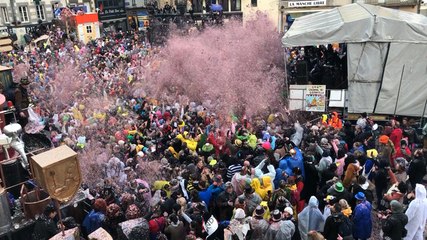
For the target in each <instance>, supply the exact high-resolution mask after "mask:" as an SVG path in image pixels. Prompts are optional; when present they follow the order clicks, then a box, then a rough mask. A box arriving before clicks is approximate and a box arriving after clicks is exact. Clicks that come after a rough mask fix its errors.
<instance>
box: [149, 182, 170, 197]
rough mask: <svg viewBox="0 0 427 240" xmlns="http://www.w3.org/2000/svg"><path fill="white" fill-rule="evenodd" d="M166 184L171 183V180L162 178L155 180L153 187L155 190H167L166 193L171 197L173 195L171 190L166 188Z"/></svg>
mask: <svg viewBox="0 0 427 240" xmlns="http://www.w3.org/2000/svg"><path fill="white" fill-rule="evenodd" d="M166 184H169V182H168V181H162V180H158V181H155V182H154V183H153V189H154V191H157V190H164V191H165V192H166V195H167V196H168V198H169V197H170V196H171V191H170V190H166V189H165V185H166Z"/></svg>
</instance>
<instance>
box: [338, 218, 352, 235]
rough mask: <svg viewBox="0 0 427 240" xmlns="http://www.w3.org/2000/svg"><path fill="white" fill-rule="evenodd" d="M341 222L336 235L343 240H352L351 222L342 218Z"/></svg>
mask: <svg viewBox="0 0 427 240" xmlns="http://www.w3.org/2000/svg"><path fill="white" fill-rule="evenodd" d="M341 220H342V222H341V224H340V226H339V227H338V234H339V235H340V236H341V237H342V238H343V239H344V240H347V239H348V240H350V239H353V236H352V235H353V223H352V222H351V220H350V219H349V218H348V217H346V216H343V217H342V218H341Z"/></svg>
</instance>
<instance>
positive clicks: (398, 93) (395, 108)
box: [394, 65, 405, 116]
mask: <svg viewBox="0 0 427 240" xmlns="http://www.w3.org/2000/svg"><path fill="white" fill-rule="evenodd" d="M404 72H405V65H403V68H402V74H401V75H400V82H399V89H398V90H397V99H396V105H395V106H394V116H396V111H397V105H398V104H399V96H400V87H401V86H402V80H403V73H404Z"/></svg>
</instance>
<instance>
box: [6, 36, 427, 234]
mask: <svg viewBox="0 0 427 240" xmlns="http://www.w3.org/2000/svg"><path fill="white" fill-rule="evenodd" d="M50 34H51V37H52V44H51V45H44V46H42V47H40V48H39V49H35V50H34V51H32V52H25V51H14V52H11V53H8V54H4V55H3V56H2V63H3V64H4V65H8V66H13V67H15V72H14V80H15V82H16V83H15V85H16V86H15V88H16V89H19V91H17V90H16V89H15V90H14V92H13V93H14V94H6V95H7V98H8V100H10V101H11V102H13V103H14V106H15V107H16V109H17V111H18V116H19V118H18V119H19V122H20V123H21V124H23V125H25V126H29V127H27V128H26V131H27V130H28V131H29V132H41V131H42V132H43V133H44V134H46V135H47V136H48V137H49V138H50V139H51V141H52V143H53V145H54V146H59V145H61V144H66V145H68V146H70V147H71V148H73V149H74V150H76V151H77V152H79V159H80V164H81V167H82V172H83V173H84V184H83V186H82V187H83V188H87V189H89V193H90V194H89V195H88V196H89V198H90V199H91V205H92V209H91V211H90V212H89V213H88V214H87V216H86V217H85V218H84V220H83V221H82V222H77V223H76V222H73V220H70V221H64V223H63V225H65V226H66V227H70V228H71V227H74V226H80V228H81V236H82V238H86V237H87V236H88V235H89V234H91V233H94V232H96V231H97V230H98V229H100V228H103V229H105V230H106V231H107V232H108V233H109V234H110V235H111V236H112V238H113V239H128V240H131V239H150V240H155V239H170V240H182V239H225V240H231V239H233V240H234V239H239V240H243V239H267V240H282V239H304V240H305V239H328V240H336V239H369V238H371V239H393V240H395V239H396V240H397V239H407V240H421V239H423V238H424V237H423V233H424V231H425V225H426V220H427V210H426V209H427V199H426V188H425V182H423V178H424V176H425V175H426V161H425V156H426V153H425V151H423V149H422V144H421V142H420V138H419V137H418V136H417V135H416V132H415V130H414V128H413V126H412V125H411V121H410V120H408V119H406V118H403V119H400V120H401V121H398V120H397V119H395V120H392V121H390V122H388V123H386V124H385V125H384V126H379V125H378V124H375V123H374V122H373V121H372V120H371V119H369V117H368V116H367V115H366V114H362V115H361V117H360V118H359V120H358V121H357V123H355V124H352V123H351V122H350V121H346V122H345V123H342V120H341V119H339V117H338V116H337V115H335V119H333V120H331V121H319V122H307V123H304V124H300V123H299V122H298V121H296V120H294V119H293V117H292V115H291V114H290V113H271V114H269V115H267V116H245V115H242V116H220V115H216V114H215V112H214V110H212V109H209V107H208V106H206V104H205V105H204V104H202V103H196V102H191V100H188V99H187V100H183V99H178V98H177V99H173V100H171V101H162V100H157V99H153V98H150V96H147V95H146V94H144V91H143V90H142V89H143V84H141V83H140V80H141V79H139V78H140V77H141V76H142V75H141V72H140V71H141V70H140V68H142V69H144V68H148V67H150V68H155V67H156V63H155V62H154V63H153V62H149V59H151V57H152V56H153V55H155V54H156V53H157V52H158V51H161V49H160V48H155V47H152V46H150V45H149V44H147V43H145V42H144V39H140V38H138V35H137V34H124V33H120V34H117V35H116V36H111V37H109V38H108V37H106V38H102V39H98V40H94V41H92V42H90V43H88V44H87V45H82V44H80V43H71V42H68V41H64V40H63V38H62V34H63V33H62V32H61V31H57V32H51V33H50ZM70 63H71V65H74V66H75V68H71V70H70V66H69V65H70ZM67 75H69V76H67ZM5 91H6V90H5ZM28 97H29V98H30V99H31V103H32V104H34V107H33V109H34V110H31V111H33V112H34V113H35V114H36V115H37V116H38V117H36V118H34V116H33V117H30V118H29V115H28V113H27V112H25V110H24V109H25V108H26V107H28V106H29V105H30V102H27V101H23V100H22V99H25V98H28ZM40 126H42V127H40ZM424 147H426V146H424ZM101 179H102V180H101ZM56 220H57V216H56V214H55V211H54V208H53V207H52V206H48V207H47V208H46V210H45V211H44V213H43V214H42V215H41V216H40V217H39V218H38V219H37V220H36V223H35V227H34V234H33V239H37V240H39V239H49V238H50V237H52V236H53V235H54V234H56V233H57V232H58V231H59V228H58V226H57V225H56ZM375 224H377V225H378V226H375ZM376 227H377V228H378V227H379V229H381V231H379V229H377V230H378V231H374V230H373V229H374V228H376Z"/></svg>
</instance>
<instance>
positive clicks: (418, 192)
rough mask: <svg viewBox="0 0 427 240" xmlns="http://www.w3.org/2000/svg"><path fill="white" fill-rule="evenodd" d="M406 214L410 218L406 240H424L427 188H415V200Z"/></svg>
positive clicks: (421, 186)
mask: <svg viewBox="0 0 427 240" xmlns="http://www.w3.org/2000/svg"><path fill="white" fill-rule="evenodd" d="M405 214H406V216H408V224H406V226H405V228H406V230H407V231H408V233H407V235H406V237H405V240H422V239H423V232H424V229H425V226H426V220H427V198H426V188H425V187H424V186H423V185H421V184H417V185H416V186H415V199H414V200H413V201H412V202H411V203H410V204H409V206H408V209H407V210H406V213H405Z"/></svg>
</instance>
